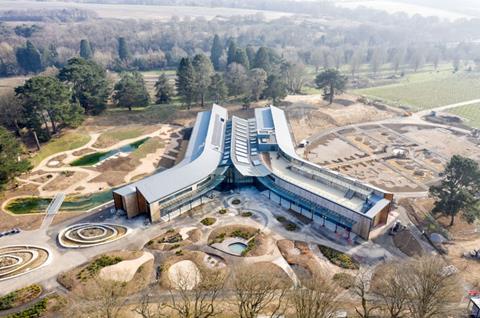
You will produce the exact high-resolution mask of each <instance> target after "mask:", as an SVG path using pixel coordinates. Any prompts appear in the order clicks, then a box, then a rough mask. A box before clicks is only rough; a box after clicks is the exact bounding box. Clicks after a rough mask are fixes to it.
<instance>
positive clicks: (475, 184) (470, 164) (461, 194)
mask: <svg viewBox="0 0 480 318" xmlns="http://www.w3.org/2000/svg"><path fill="white" fill-rule="evenodd" d="M479 192H480V167H479V165H478V163H477V162H476V161H475V160H473V159H470V158H466V157H462V156H459V155H455V156H453V157H452V159H450V162H449V163H448V164H447V166H446V167H445V171H444V173H443V178H442V181H441V183H440V184H439V185H434V186H432V187H430V194H431V195H432V196H433V197H434V198H435V206H434V208H433V212H434V213H441V214H443V215H445V216H449V217H450V226H452V225H453V224H454V222H455V217H456V216H457V215H458V214H459V213H460V212H462V215H463V217H464V218H465V219H466V221H467V222H468V223H473V222H475V220H477V219H479V218H480V199H479V198H478V193H479Z"/></svg>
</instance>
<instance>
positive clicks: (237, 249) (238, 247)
mask: <svg viewBox="0 0 480 318" xmlns="http://www.w3.org/2000/svg"><path fill="white" fill-rule="evenodd" d="M228 249H229V250H230V251H231V252H232V253H233V254H235V255H242V253H243V251H245V250H246V249H247V244H244V243H241V242H236V243H232V244H230V245H228Z"/></svg>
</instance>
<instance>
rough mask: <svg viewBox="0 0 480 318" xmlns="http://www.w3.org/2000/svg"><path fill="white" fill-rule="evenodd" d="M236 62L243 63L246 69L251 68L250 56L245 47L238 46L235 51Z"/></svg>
mask: <svg viewBox="0 0 480 318" xmlns="http://www.w3.org/2000/svg"><path fill="white" fill-rule="evenodd" d="M235 63H238V64H240V65H242V66H243V67H245V69H246V70H248V69H249V68H250V63H249V61H248V56H247V53H246V51H245V49H241V48H237V50H236V51H235Z"/></svg>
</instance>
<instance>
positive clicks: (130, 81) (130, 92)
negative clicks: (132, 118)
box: [113, 72, 150, 110]
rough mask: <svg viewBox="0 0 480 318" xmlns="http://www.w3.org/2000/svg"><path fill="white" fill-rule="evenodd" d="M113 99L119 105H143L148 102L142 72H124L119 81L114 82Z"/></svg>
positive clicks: (129, 108) (130, 108)
mask: <svg viewBox="0 0 480 318" xmlns="http://www.w3.org/2000/svg"><path fill="white" fill-rule="evenodd" d="M114 89H115V92H114V94H113V101H114V103H115V104H116V105H117V106H119V107H127V108H128V110H132V107H145V106H148V104H149V102H150V96H149V94H148V91H147V88H146V87H145V81H144V80H143V76H142V74H140V73H139V72H131V73H130V72H125V73H123V74H122V77H121V79H120V81H118V83H117V84H115V88H114Z"/></svg>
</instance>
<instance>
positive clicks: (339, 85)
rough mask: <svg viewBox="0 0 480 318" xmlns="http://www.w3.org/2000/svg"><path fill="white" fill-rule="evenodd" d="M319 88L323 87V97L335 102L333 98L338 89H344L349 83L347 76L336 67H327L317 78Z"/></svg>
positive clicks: (316, 82)
mask: <svg viewBox="0 0 480 318" xmlns="http://www.w3.org/2000/svg"><path fill="white" fill-rule="evenodd" d="M315 84H316V85H317V88H319V89H323V92H324V94H323V97H324V99H325V100H328V101H329V103H330V104H331V103H333V98H334V96H335V94H336V93H337V91H342V90H343V89H344V88H345V85H346V84H347V77H346V76H344V75H342V74H340V72H339V71H338V70H336V69H327V70H326V71H324V72H321V73H320V74H318V75H317V77H316V78H315Z"/></svg>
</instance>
